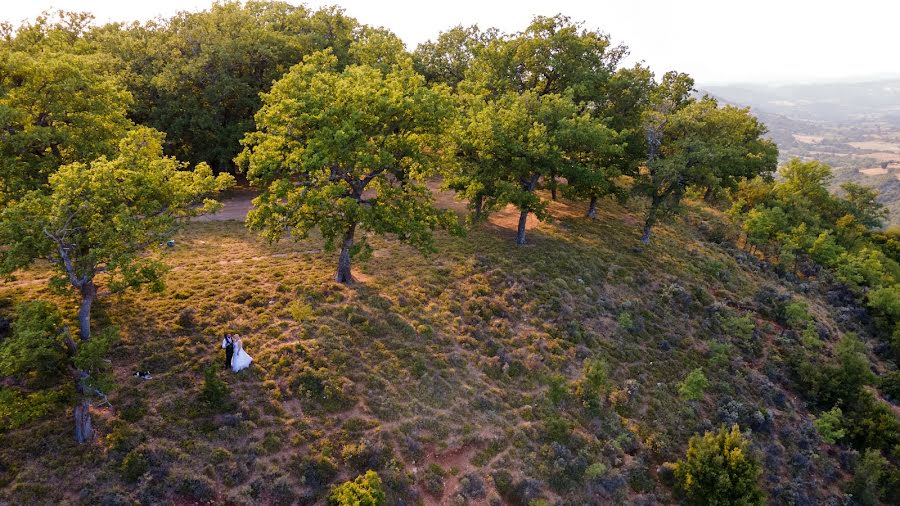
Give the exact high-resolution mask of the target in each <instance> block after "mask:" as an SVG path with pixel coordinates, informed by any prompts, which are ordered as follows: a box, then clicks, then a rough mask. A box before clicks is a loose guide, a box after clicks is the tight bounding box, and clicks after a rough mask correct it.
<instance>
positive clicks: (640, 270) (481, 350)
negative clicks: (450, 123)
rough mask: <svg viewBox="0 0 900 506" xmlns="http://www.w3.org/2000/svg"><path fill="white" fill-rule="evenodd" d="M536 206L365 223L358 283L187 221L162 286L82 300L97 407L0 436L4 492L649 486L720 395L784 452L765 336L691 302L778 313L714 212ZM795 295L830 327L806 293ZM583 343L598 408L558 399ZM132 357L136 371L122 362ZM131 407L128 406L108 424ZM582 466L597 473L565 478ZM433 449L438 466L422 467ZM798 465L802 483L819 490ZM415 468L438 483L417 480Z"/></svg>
mask: <svg viewBox="0 0 900 506" xmlns="http://www.w3.org/2000/svg"><path fill="white" fill-rule="evenodd" d="M439 200H440V201H441V202H443V204H444V205H447V206H455V208H457V209H460V210H461V209H462V207H461V205H460V204H459V203H458V202H453V201H452V200H451V199H450V198H449V197H448V196H447V195H439ZM550 210H551V214H552V215H553V216H554V219H553V220H551V221H548V222H545V223H537V222H536V221H535V222H532V221H529V227H530V229H529V232H528V234H529V235H528V239H529V245H528V246H527V247H523V248H517V247H515V246H514V245H513V244H512V237H513V235H514V233H515V219H517V218H518V215H517V213H514V212H513V211H510V210H507V211H504V212H502V213H498V214H497V215H495V216H494V217H493V218H492V219H491V220H490V222H488V223H486V224H484V225H483V226H479V227H478V228H476V229H475V230H472V231H471V232H470V233H469V235H468V236H467V237H465V238H451V237H446V236H443V235H441V236H440V237H439V238H438V247H439V249H440V253H439V254H437V255H434V256H431V257H423V256H421V255H418V254H417V253H415V252H414V251H413V250H411V249H410V248H408V247H405V246H403V245H401V244H398V243H397V242H395V241H392V240H389V239H382V238H372V244H373V245H374V247H375V249H376V252H377V254H376V255H374V256H373V258H372V259H371V260H370V261H369V262H368V263H365V264H358V265H357V266H356V272H355V275H356V276H357V278H358V279H360V280H361V282H360V283H358V284H356V285H354V286H351V287H346V286H341V285H338V284H336V283H334V282H333V281H332V273H333V269H334V263H335V254H334V253H333V252H327V251H323V250H322V246H321V242H320V241H319V240H318V238H316V237H313V238H310V239H308V240H304V241H301V242H289V241H288V242H282V243H279V244H275V245H269V244H266V243H264V242H262V241H260V240H259V239H258V238H257V237H255V236H254V235H252V234H251V233H249V232H248V231H246V230H245V229H244V228H243V225H242V224H241V223H239V222H236V221H222V222H198V223H193V224H191V225H190V226H189V227H188V228H187V229H186V230H185V231H184V232H183V233H181V234H180V235H179V236H178V237H177V238H176V246H175V248H173V249H172V250H170V251H169V252H168V256H167V261H168V263H169V264H170V265H171V266H172V272H171V274H170V276H169V278H168V285H167V288H166V290H165V292H163V293H161V294H148V293H131V294H127V295H123V296H121V297H118V298H117V299H114V300H109V301H105V302H104V303H103V304H102V306H101V307H100V308H99V309H98V311H97V324H98V325H107V324H115V325H118V326H119V328H120V329H121V334H122V342H121V345H120V346H119V347H118V348H117V349H116V350H115V352H114V353H113V355H112V357H111V359H112V364H113V367H114V369H115V372H116V377H117V380H118V383H119V388H118V389H117V390H116V391H115V392H114V393H113V394H112V397H111V399H112V401H113V405H114V406H116V411H115V412H109V411H104V410H97V412H96V415H97V422H98V423H97V424H98V428H99V431H100V433H101V434H102V437H101V438H100V440H99V441H98V443H97V444H96V445H95V446H92V447H89V448H79V447H76V446H75V445H74V444H73V443H72V442H71V441H70V435H69V421H68V419H66V418H64V416H66V415H65V413H63V412H60V413H57V415H56V416H55V417H51V418H48V419H46V420H44V421H41V422H40V423H38V424H36V425H35V426H32V427H29V428H27V429H21V430H19V431H13V432H11V433H8V434H5V435H4V441H5V442H4V445H3V447H2V449H0V470H3V469H6V471H3V473H4V476H5V477H6V480H5V481H4V482H0V483H6V486H5V488H4V489H3V491H2V493H0V502H3V501H6V502H13V503H18V502H28V501H31V502H38V503H79V502H89V503H97V502H100V501H101V500H109V501H112V500H113V499H125V498H127V499H128V500H139V501H144V500H146V501H149V502H168V501H172V502H176V503H178V502H181V503H186V502H191V501H214V502H227V503H233V504H253V503H258V502H263V503H267V502H268V503H280V502H281V503H289V502H292V501H299V502H301V503H305V502H314V501H317V500H319V501H320V500H321V497H322V494H323V493H324V488H323V487H325V486H326V485H327V484H328V483H329V482H334V481H339V480H341V479H348V478H352V477H353V476H355V475H356V474H358V473H360V472H362V471H365V470H366V469H367V468H375V469H377V470H378V471H379V473H380V474H381V475H382V477H383V478H384V479H385V483H386V485H387V487H388V489H389V495H390V497H392V498H393V499H392V501H396V500H398V498H400V497H405V498H407V499H408V500H409V499H411V500H413V501H414V502H415V501H416V500H420V501H422V502H423V503H425V504H449V503H450V502H451V501H452V500H455V499H454V498H455V497H456V496H457V495H458V494H459V493H460V490H461V488H460V487H463V485H462V483H463V482H465V483H466V484H467V485H466V486H472V485H471V484H472V483H473V480H476V481H477V480H481V481H482V482H483V489H484V494H483V495H478V494H474V495H472V496H471V497H470V498H469V499H468V503H469V504H486V503H487V500H488V499H489V498H491V497H498V496H499V495H503V496H504V497H506V498H507V500H513V499H509V497H510V494H513V493H515V491H514V490H513V491H512V492H510V491H509V490H507V487H505V486H504V485H503V483H500V484H498V483H497V481H496V479H495V477H497V476H499V475H497V474H496V473H498V472H508V473H510V474H511V477H512V479H513V482H514V483H518V484H520V485H521V484H522V483H528V482H525V481H522V480H524V479H526V478H528V479H531V480H536V481H535V482H534V483H536V484H537V489H538V490H539V491H540V494H541V495H542V496H543V497H545V498H547V499H551V500H552V499H555V498H558V497H566V498H568V499H569V500H571V501H573V502H575V503H580V502H582V501H585V500H587V498H588V497H606V498H607V499H606V500H609V501H623V500H625V499H626V498H628V497H637V496H639V495H644V494H654V495H655V496H656V497H657V498H658V499H659V500H662V501H665V502H668V501H670V500H671V497H670V496H669V491H668V489H666V488H665V487H664V486H662V485H660V484H659V483H658V482H657V481H656V479H655V478H654V477H653V473H654V471H653V470H654V469H655V467H656V465H658V464H659V463H661V462H662V461H665V460H671V459H673V458H676V457H677V456H678V455H680V454H681V453H682V452H683V448H684V446H685V443H686V441H687V438H688V437H689V436H690V435H691V434H693V433H694V432H697V431H698V430H701V429H702V428H703V427H706V426H709V425H711V424H717V423H719V419H718V416H719V415H718V414H717V413H719V412H720V411H719V410H720V407H721V406H722V405H723V403H727V402H728V401H735V402H738V403H740V404H741V405H743V406H746V407H747V408H748V409H750V408H752V409H764V410H770V411H771V413H772V415H773V419H772V420H773V421H772V422H771V423H772V424H773V425H774V426H773V427H771V428H770V429H769V431H768V432H766V433H760V434H759V435H758V436H757V442H758V448H760V449H761V448H764V447H765V445H777V446H778V447H779V448H782V451H784V449H790V448H793V447H794V445H795V444H796V442H795V441H793V440H792V438H793V437H794V432H792V431H795V430H797V429H795V427H796V426H797V425H798V423H800V422H801V421H803V420H806V417H807V416H808V415H807V413H806V411H805V407H804V406H803V405H802V403H800V402H799V401H797V400H796V399H794V398H793V396H790V395H788V396H787V397H786V398H787V400H786V401H784V402H786V404H776V403H775V401H773V399H774V397H775V394H776V393H778V392H782V391H783V388H784V385H783V384H780V383H777V382H775V383H773V381H772V380H771V379H769V378H768V377H767V376H766V370H767V368H768V367H769V357H777V355H778V352H777V350H776V349H775V346H776V345H775V344H772V349H769V347H766V351H765V353H763V354H761V355H758V354H756V353H755V352H750V351H745V345H746V344H747V343H743V342H739V341H736V340H735V339H734V338H733V337H731V336H727V335H722V334H721V332H720V331H719V330H717V327H716V325H715V324H714V322H715V321H716V320H715V318H714V317H715V314H717V313H715V312H712V313H711V312H710V311H709V310H708V309H707V308H709V307H716V308H718V309H717V310H716V311H718V312H719V313H720V314H731V315H737V314H743V313H745V312H747V313H748V314H750V315H752V316H753V318H754V320H755V321H757V322H758V328H759V329H760V334H761V337H760V339H762V341H763V342H768V343H774V342H775V341H776V340H777V333H778V332H780V328H779V327H777V325H776V324H774V323H772V322H770V321H768V319H767V318H766V317H764V316H762V315H761V314H758V313H756V312H754V311H753V310H752V309H748V308H753V307H755V306H754V305H755V302H754V296H755V294H756V293H757V291H758V289H759V288H760V287H761V286H763V285H772V284H776V283H778V280H777V278H776V277H775V276H774V274H772V273H771V272H769V273H765V272H763V271H761V270H760V267H759V266H758V265H757V264H756V262H755V261H754V260H748V259H747V258H746V256H742V254H740V253H737V252H736V251H735V250H733V249H730V248H728V247H722V246H719V245H717V244H715V243H712V242H709V241H708V237H710V236H714V235H718V234H720V233H721V232H717V230H725V235H728V234H729V233H730V232H727V230H728V229H727V227H726V226H725V225H723V224H722V223H721V218H720V217H719V216H718V215H717V213H715V212H712V211H697V210H692V211H691V212H690V213H689V215H688V217H687V218H686V220H684V221H681V220H680V221H678V222H676V223H673V224H670V225H663V226H660V227H659V228H658V229H657V230H656V232H655V235H654V241H655V242H654V244H653V245H652V246H651V247H649V248H646V249H643V250H641V249H640V248H638V246H639V242H638V236H639V229H638V226H637V224H638V223H639V222H640V209H632V208H623V207H620V206H617V205H615V204H612V203H606V204H605V205H604V206H603V207H602V209H601V211H600V213H599V219H598V220H596V221H591V220H587V219H585V218H582V217H581V214H582V213H583V211H584V209H583V208H582V205H581V204H573V203H569V202H555V203H553V204H552V205H551V208H550ZM513 218H515V219H513ZM735 254H737V255H738V258H743V260H741V262H738V261H737V260H736V257H735ZM45 277H46V273H44V272H42V271H41V270H40V269H35V270H33V271H30V272H28V273H25V274H23V275H22V276H21V277H20V280H19V281H17V282H16V283H12V284H7V285H4V286H3V287H2V289H0V297H11V298H13V299H16V300H22V299H27V298H35V297H44V298H52V299H54V300H57V301H59V302H60V303H61V304H63V305H64V307H65V308H67V309H69V308H74V307H75V306H74V305H73V301H72V300H69V299H66V298H60V297H59V296H56V295H53V294H51V293H50V292H49V291H48V289H47V288H46V286H45V284H44V281H43V280H44V278H45ZM794 296H795V297H801V298H803V299H808V300H809V302H810V303H811V305H812V307H813V309H814V310H815V311H816V314H820V315H821V318H822V319H823V321H828V325H830V326H832V327H834V328H837V325H836V324H834V323H833V322H831V321H830V320H828V318H829V316H828V315H829V310H828V308H827V306H826V305H825V304H824V303H823V302H822V301H821V300H819V299H818V298H816V297H815V296H811V295H810V296H806V295H800V294H795V295H794ZM748 311H749V312H748ZM70 312H71V311H70ZM224 331H234V332H239V333H240V334H241V335H243V336H244V343H245V347H246V349H247V351H248V352H249V353H250V355H252V356H253V357H254V359H255V362H254V363H253V365H252V366H251V367H250V368H249V369H248V370H246V371H244V372H241V373H240V374H237V375H233V374H231V373H221V377H222V378H223V379H224V380H225V382H226V383H227V384H228V386H229V389H230V391H231V396H232V401H233V403H234V404H233V406H232V407H231V408H230V409H228V410H227V411H226V412H223V413H211V412H208V411H206V410H203V409H200V408H198V401H197V398H198V397H197V396H198V392H199V389H200V386H201V385H200V384H201V382H202V377H203V375H202V371H203V369H204V368H205V367H206V366H207V365H208V364H210V363H213V362H216V363H218V362H220V361H221V360H222V352H221V349H220V348H219V343H220V342H221V333H222V332H224ZM585 358H595V359H602V360H604V361H605V362H606V363H607V364H608V365H609V374H610V390H609V391H608V396H607V395H604V397H603V398H600V399H596V401H597V402H598V403H599V406H600V408H599V409H598V410H588V409H586V408H585V407H584V406H583V405H582V399H579V398H578V397H577V396H576V395H575V394H574V391H575V385H577V383H578V382H579V381H580V380H581V378H582V374H583V365H582V364H583V361H584V359H585ZM773 360H774V358H773ZM779 360H780V359H779ZM696 367H703V368H704V369H705V371H706V374H707V376H708V377H709V378H710V380H711V382H712V384H713V386H712V387H711V389H710V391H709V392H708V394H707V396H706V398H705V399H704V400H703V401H700V402H697V403H686V402H685V401H682V400H681V399H680V398H679V397H678V394H677V383H678V381H680V380H681V379H682V378H683V377H684V376H685V375H686V374H687V373H688V372H689V371H691V370H693V369H694V368H696ZM138 369H140V370H149V371H151V373H152V374H153V379H152V380H150V381H140V380H138V379H136V378H134V377H132V376H131V372H132V371H134V370H138ZM554 384H561V385H564V386H565V388H564V389H563V394H561V395H562V397H561V398H556V397H554V396H553V395H550V392H551V390H552V388H554V387H553V386H552V385H554ZM554 395H555V394H554ZM126 409H127V410H131V411H129V413H132V412H136V413H137V414H136V415H133V416H131V415H130V416H129V418H131V420H130V421H128V422H126V423H123V422H122V421H121V419H122V416H123V412H124V411H123V410H126ZM136 449H138V450H140V449H143V450H141V451H145V452H146V453H147V454H148V455H150V457H148V462H149V471H148V473H147V474H146V475H145V476H143V477H141V478H140V479H139V480H138V482H137V483H134V484H130V483H127V482H125V481H124V480H123V478H122V474H121V472H120V466H121V462H122V460H123V458H124V455H126V454H128V453H129V452H133V451H138V450H136ZM226 450H227V451H226ZM821 458H822V459H826V460H827V459H833V457H829V456H827V455H825V454H822V456H821ZM595 463H599V464H602V465H603V466H604V468H605V469H607V471H606V473H605V474H604V475H603V476H602V477H600V478H594V479H590V480H589V479H586V478H584V477H583V473H584V470H585V466H588V465H591V464H595ZM431 464H436V465H438V466H440V467H441V468H443V469H445V470H446V471H447V472H446V473H445V476H444V477H443V478H441V477H440V476H439V475H434V474H433V473H432V475H429V474H428V469H429V466H430V465H431ZM332 465H333V466H334V472H333V473H332V472H330V471H328V469H329V468H330V466H332ZM787 465H788V464H787V462H786V461H784V462H781V463H777V462H776V463H773V464H772V466H770V467H769V468H768V470H767V472H768V473H769V475H768V476H769V477H770V479H771V480H773V481H772V482H767V483H769V484H771V483H776V484H778V483H782V482H785V481H790V480H791V478H790V471H789V469H788V467H787ZM3 466H6V467H3ZM431 468H432V469H433V466H432V467H431ZM323 469H324V470H323ZM429 476H431V478H429ZM435 476H438V477H437V478H435ZM804 476H805V477H804V478H802V479H804V480H806V481H808V482H809V483H808V485H804V486H809V487H811V490H813V492H811V493H815V494H820V495H821V494H824V492H823V491H827V490H828V487H827V486H825V485H822V484H821V483H816V480H815V479H814V476H816V475H810V476H806V475H804ZM319 477H321V480H322V481H323V483H322V484H321V486H318V485H319V484H318V483H316V480H317V479H319ZM314 478H315V479H314ZM463 478H465V480H463ZM429 479H434V480H439V482H441V481H440V480H443V481H442V482H441V483H443V485H442V487H443V488H442V489H441V490H440V491H438V492H434V490H432V489H429V487H428V486H427V483H431V482H429V481H428V480H429ZM497 479H499V478H497ZM604 480H606V481H604ZM501 481H502V480H501ZM522 486H524V485H522ZM832 486H833V484H832ZM209 487H213V489H212V491H210V490H208V488H209ZM475 488H477V487H475ZM598 490H599V492H598ZM598 494H599V495H598ZM304 497H305V498H307V499H304ZM454 504H455V503H454Z"/></svg>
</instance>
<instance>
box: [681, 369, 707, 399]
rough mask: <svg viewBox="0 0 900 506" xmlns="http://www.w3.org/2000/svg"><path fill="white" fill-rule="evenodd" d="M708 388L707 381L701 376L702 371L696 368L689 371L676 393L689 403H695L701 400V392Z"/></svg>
mask: <svg viewBox="0 0 900 506" xmlns="http://www.w3.org/2000/svg"><path fill="white" fill-rule="evenodd" d="M708 386H709V380H707V379H706V375H705V374H703V369H701V368H699V367H698V368H696V369H694V370H693V371H691V372H690V373H689V374H688V375H687V376H686V377H685V378H684V381H682V382H681V383H680V384H679V385H678V393H679V395H681V397H682V398H684V399H687V400H689V401H697V400H700V399H702V398H703V392H705V391H706V388H707V387H708Z"/></svg>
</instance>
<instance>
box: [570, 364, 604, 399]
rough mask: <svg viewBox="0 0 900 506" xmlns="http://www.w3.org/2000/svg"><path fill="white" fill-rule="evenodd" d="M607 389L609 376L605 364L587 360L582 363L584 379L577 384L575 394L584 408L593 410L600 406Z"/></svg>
mask: <svg viewBox="0 0 900 506" xmlns="http://www.w3.org/2000/svg"><path fill="white" fill-rule="evenodd" d="M608 389H609V374H608V373H607V366H606V362H604V361H603V360H594V359H587V360H585V361H584V377H582V379H581V381H580V382H579V383H578V386H577V388H576V393H577V394H578V396H579V397H580V398H581V401H582V402H583V403H584V406H585V407H587V408H589V409H593V408H597V407H599V406H600V404H601V403H602V399H603V398H604V397H605V396H606V392H607V390H608Z"/></svg>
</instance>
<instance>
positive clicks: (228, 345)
mask: <svg viewBox="0 0 900 506" xmlns="http://www.w3.org/2000/svg"><path fill="white" fill-rule="evenodd" d="M222 348H225V369H228V368H229V367H231V357H232V356H233V355H234V339H232V337H231V335H230V334H225V339H223V340H222Z"/></svg>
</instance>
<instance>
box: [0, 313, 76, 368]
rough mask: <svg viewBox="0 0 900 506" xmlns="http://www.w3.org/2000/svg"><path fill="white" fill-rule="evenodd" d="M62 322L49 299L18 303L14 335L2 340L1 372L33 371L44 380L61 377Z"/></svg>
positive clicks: (64, 353)
mask: <svg viewBox="0 0 900 506" xmlns="http://www.w3.org/2000/svg"><path fill="white" fill-rule="evenodd" d="M61 324H62V318H61V317H60V315H59V311H57V309H56V307H54V306H53V304H50V303H49V302H46V301H42V300H35V301H30V302H24V303H22V304H19V305H18V306H16V312H15V317H14V320H13V324H12V335H11V336H10V337H9V338H8V339H5V340H3V341H2V344H0V375H3V376H23V377H24V376H28V375H33V376H34V378H35V379H37V380H40V381H43V382H48V381H50V380H56V379H58V378H59V376H60V375H61V374H60V373H61V371H62V366H63V362H64V361H65V358H66V349H65V345H64V344H63V340H62V334H61V333H60V332H59V326H60V325H61Z"/></svg>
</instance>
